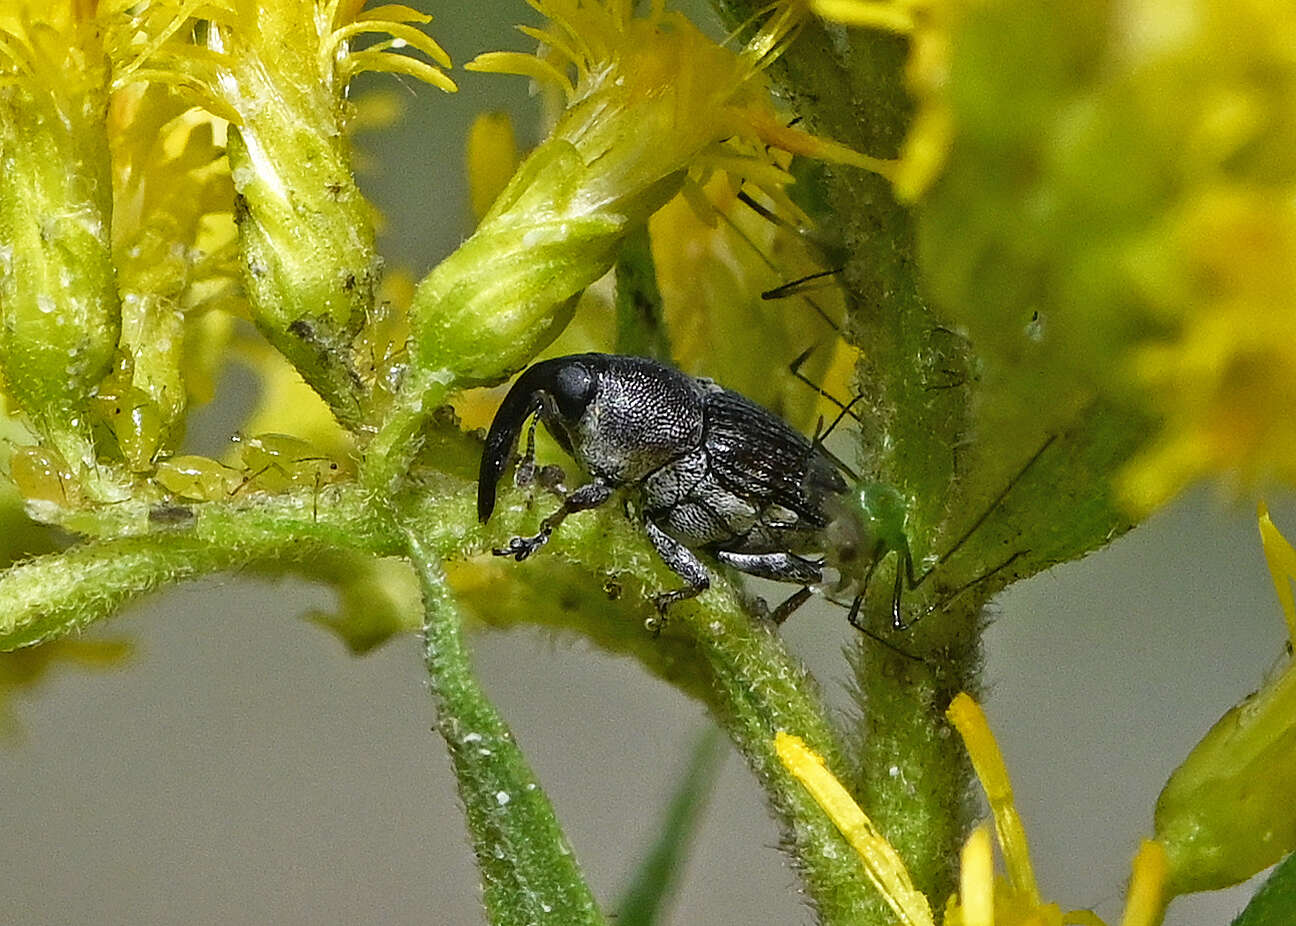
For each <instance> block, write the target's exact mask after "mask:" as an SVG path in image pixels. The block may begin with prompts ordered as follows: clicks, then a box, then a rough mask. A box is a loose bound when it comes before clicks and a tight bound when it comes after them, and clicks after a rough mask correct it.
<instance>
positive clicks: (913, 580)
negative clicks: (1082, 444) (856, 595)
mask: <svg viewBox="0 0 1296 926" xmlns="http://www.w3.org/2000/svg"><path fill="white" fill-rule="evenodd" d="M1056 439H1057V435H1056V434H1053V435H1050V436H1049V438H1048V440H1046V441H1044V443H1043V444H1041V445H1040V448H1039V449H1038V450H1036V451H1035V452H1034V453H1033V454H1031V458H1030V459H1029V460H1027V461H1026V463H1025V465H1024V466H1022V468H1021V469H1019V470H1018V471H1017V474H1016V475H1015V476H1013V477H1012V479H1010V480H1008V484H1007V485H1006V486H1004V487H1003V489H1002V490H1000V492H999V494H998V495H996V496H995V497H994V498H993V499H992V500H991V502H990V504H989V505H987V506H986V509H985V511H983V512H981V514H980V516H979V517H978V518H977V519H976V520H975V521H973V522H972V526H971V527H969V528H968V529H967V530H965V531H964V532H963V534H962V535H961V536H960V537H959V539H958V540H956V541H954V543H953V545H952V546H950V547H949V548H948V549H947V550H946V551H945V552H944V553H942V554H941V555H940V558H939V559H937V560H936V562H934V563H932V565H931V566H930V567H928V569H927V571H926V572H924V573H923V574H922V575H920V576H917V577H915V576H914V574H913V557H910V556H907V555H906V557H905V564H906V568H907V570H908V582H909V588H910V589H915V588H917V587H918V586H920V585H922V584H923V583H924V582H926V581H927V579H928V578H929V577H930V576H931V574H932V573H933V572H935V571H936V570H937V569H939V568H940V567H941V566H942V565H944V564H945V563H946V562H947V561H948V560H949V558H950V557H951V556H953V555H954V554H955V553H957V552H958V551H959V549H960V548H961V547H962V546H963V544H965V543H967V541H968V539H969V538H970V537H971V536H972V535H973V534H975V533H976V532H977V530H978V529H979V528H980V527H981V525H982V524H984V523H985V522H986V519H987V518H989V517H990V515H991V514H993V513H994V510H995V509H996V508H998V507H999V505H1000V504H1001V503H1002V502H1003V500H1004V499H1005V498H1007V497H1008V493H1009V492H1011V491H1012V490H1013V488H1014V487H1015V486H1016V485H1017V483H1018V482H1020V481H1021V479H1022V477H1023V476H1025V475H1026V472H1027V471H1028V470H1029V469H1030V468H1031V467H1032V466H1034V465H1035V461H1036V460H1038V459H1039V458H1040V457H1041V456H1043V455H1044V451H1045V450H1048V448H1049V445H1051V444H1052V443H1053V441H1055V440H1056ZM907 553H908V551H906V554H907ZM1005 565H1006V564H1005ZM1002 568H1003V566H1002V565H1000V566H997V567H995V569H996V571H997V570H999V569H1002Z"/></svg>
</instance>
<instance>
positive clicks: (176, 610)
mask: <svg viewBox="0 0 1296 926" xmlns="http://www.w3.org/2000/svg"><path fill="white" fill-rule="evenodd" d="M419 5H420V6H421V7H422V8H424V9H426V10H428V11H429V12H432V13H433V14H434V15H435V16H436V17H437V21H436V22H435V23H434V24H433V26H432V30H433V34H434V35H435V36H436V38H437V39H438V40H439V41H441V42H442V44H443V45H444V46H445V47H446V48H447V50H448V51H449V52H450V54H451V55H452V57H453V58H454V59H455V63H456V64H457V65H458V64H461V63H462V62H464V61H466V60H468V59H470V58H471V57H472V56H473V55H475V54H477V53H478V52H480V51H484V50H489V49H495V48H502V47H514V48H525V41H524V40H523V39H522V38H521V37H520V36H517V35H516V34H513V33H512V32H511V30H510V28H509V26H510V24H511V23H512V22H514V21H516V20H517V19H524V20H530V19H533V18H534V14H532V13H531V11H530V10H528V9H526V8H525V7H524V5H523V3H522V2H521V0H489V2H486V0H474V2H451V0H425V2H424V3H422V4H419ZM454 77H455V79H456V80H457V81H458V82H459V83H460V86H461V88H462V92H461V93H459V94H458V95H457V96H452V97H447V96H444V95H442V94H440V93H438V92H435V91H432V90H430V89H429V88H426V87H421V86H414V85H412V84H410V85H408V88H407V89H408V91H409V93H408V97H409V98H408V103H409V112H408V116H407V119H406V120H405V122H404V123H403V125H402V127H401V129H400V130H399V131H398V132H396V133H390V134H384V135H374V136H366V138H365V139H364V142H363V147H365V148H366V149H367V150H368V151H370V152H371V153H373V154H374V155H375V156H376V157H377V158H378V160H379V164H380V168H379V169H378V170H377V171H374V172H372V173H370V174H369V175H367V176H365V177H364V178H362V182H363V185H364V186H365V187H366V188H367V189H368V190H369V191H370V192H371V194H372V195H373V196H374V198H375V199H376V200H377V201H378V203H379V204H380V206H381V207H382V208H383V210H384V211H385V212H386V215H387V217H388V221H389V224H388V227H387V234H386V236H385V239H384V241H383V251H384V254H385V256H386V257H387V258H388V260H389V261H390V262H392V263H394V264H404V265H407V266H409V267H411V268H412V269H414V270H415V271H416V272H418V273H419V274H421V273H422V272H424V271H425V270H426V269H427V268H428V267H430V266H431V265H432V264H433V263H434V262H435V261H436V260H437V259H438V258H439V257H440V256H442V255H444V254H445V253H446V252H447V251H448V250H450V249H451V248H452V247H453V246H454V245H455V243H456V242H457V241H458V240H459V239H460V238H461V237H462V236H463V234H464V233H465V231H466V230H467V228H468V227H469V222H468V219H467V216H466V206H465V201H464V195H463V192H462V175H463V168H462V144H463V139H464V134H465V130H466V127H467V124H468V122H469V120H470V119H471V117H472V115H473V114H475V113H476V112H478V111H480V110H481V109H482V108H485V107H491V108H504V109H508V110H510V111H511V112H513V113H514V115H515V119H516V121H517V123H518V125H519V126H520V127H521V130H522V132H523V136H524V137H523V141H524V142H526V141H529V139H527V138H526V137H525V133H526V132H527V131H528V130H527V128H526V127H527V126H531V125H533V124H534V118H533V109H532V107H531V105H530V103H529V101H528V99H527V88H526V86H525V81H523V80H521V79H517V78H512V79H511V78H507V77H495V76H490V75H477V74H472V73H468V72H464V71H461V70H456V71H455V72H454ZM208 424H209V426H210V427H211V428H213V429H215V430H216V432H218V433H219V432H220V431H221V428H222V427H224V428H225V429H226V430H228V428H229V427H231V425H230V424H229V423H228V422H222V420H221V416H220V414H219V413H217V414H211V415H209V417H208ZM1270 502H1271V507H1272V509H1273V514H1274V519H1275V521H1276V522H1277V523H1278V525H1279V527H1280V528H1283V529H1285V530H1286V531H1287V532H1288V534H1289V535H1296V498H1290V497H1289V498H1285V499H1270ZM1253 503H1254V501H1253V500H1250V499H1248V500H1244V501H1243V502H1240V503H1238V504H1236V505H1234V504H1228V503H1225V502H1223V501H1220V500H1218V499H1216V498H1215V497H1214V496H1212V495H1210V494H1208V493H1207V492H1205V491H1199V492H1197V493H1195V494H1193V495H1191V496H1189V497H1188V498H1186V499H1183V500H1182V501H1180V502H1179V503H1177V504H1175V505H1174V506H1172V507H1171V508H1170V509H1169V510H1166V511H1164V512H1162V513H1160V514H1159V515H1157V516H1156V517H1155V518H1153V519H1152V520H1151V521H1150V522H1149V523H1148V524H1146V525H1145V526H1143V527H1142V528H1140V529H1139V530H1137V531H1135V532H1134V533H1133V534H1131V535H1129V536H1127V537H1125V538H1124V539H1122V540H1120V541H1118V542H1116V543H1115V544H1113V545H1112V546H1111V547H1110V548H1108V549H1107V550H1104V551H1102V552H1101V553H1098V554H1096V555H1094V556H1092V557H1090V558H1088V559H1086V560H1085V561H1083V562H1080V563H1075V564H1071V565H1068V566H1064V567H1060V568H1058V569H1055V570H1053V571H1052V572H1050V573H1048V574H1046V575H1043V576H1040V577H1038V578H1036V579H1034V580H1032V581H1029V582H1026V583H1022V584H1020V585H1018V586H1016V587H1014V588H1012V589H1011V590H1009V591H1008V592H1007V593H1005V594H1004V595H1003V596H1002V597H1001V599H1000V601H999V602H998V604H997V607H996V611H997V618H996V621H995V623H994V626H993V628H992V629H991V631H990V635H989V639H988V644H987V645H988V651H989V666H988V674H987V678H988V681H989V683H990V695H989V699H988V703H987V711H988V713H989V716H990V720H991V723H992V725H993V727H994V729H995V732H996V733H997V734H998V736H999V738H1000V741H1001V743H1002V746H1003V749H1004V752H1005V753H1006V755H1007V759H1008V764H1009V769H1010V771H1011V772H1012V774H1013V777H1014V783H1015V785H1016V792H1017V795H1018V802H1019V805H1020V807H1021V808H1022V812H1023V815H1024V817H1025V821H1026V825H1027V829H1028V833H1029V835H1030V837H1031V840H1032V844H1033V848H1034V855H1035V860H1036V865H1037V868H1038V874H1039V878H1040V882H1041V886H1042V888H1043V890H1044V893H1045V895H1046V896H1047V897H1049V898H1052V899H1055V900H1057V901H1058V902H1059V903H1060V904H1061V905H1062V906H1063V908H1064V909H1068V908H1073V907H1093V908H1096V909H1097V910H1098V911H1099V912H1100V913H1101V914H1102V915H1104V916H1106V917H1108V918H1109V919H1118V918H1119V911H1120V907H1121V899H1122V896H1123V885H1124V882H1125V879H1126V877H1127V875H1128V866H1129V859H1130V857H1131V855H1132V853H1133V851H1134V849H1135V848H1136V846H1137V844H1138V840H1139V839H1140V837H1142V836H1143V835H1145V834H1146V833H1148V831H1149V828H1150V825H1151V811H1152V806H1153V803H1154V801H1155V799H1156V795H1157V793H1158V791H1159V790H1160V787H1161V785H1162V783H1163V782H1164V780H1165V778H1166V776H1167V775H1168V774H1169V772H1170V771H1171V770H1172V768H1173V767H1174V766H1175V765H1176V764H1177V763H1178V761H1179V760H1180V759H1181V758H1182V757H1183V755H1184V754H1185V753H1186V751H1187V750H1188V749H1189V748H1190V747H1191V746H1192V745H1193V743H1195V742H1196V741H1197V739H1198V738H1200V736H1201V735H1202V734H1203V733H1204V732H1205V730H1206V729H1207V728H1208V727H1209V725H1210V724H1211V723H1213V722H1214V720H1215V719H1216V718H1218V717H1219V715H1220V714H1221V713H1222V712H1223V711H1224V710H1225V709H1227V708H1228V707H1229V706H1231V705H1232V704H1233V703H1234V702H1236V701H1237V700H1238V699H1239V698H1241V697H1242V696H1243V695H1244V694H1246V693H1247V692H1248V691H1250V690H1252V689H1253V688H1255V687H1256V685H1257V684H1258V683H1259V681H1260V680H1261V678H1262V676H1263V675H1264V673H1265V672H1266V671H1267V670H1268V669H1269V668H1271V667H1272V665H1273V664H1274V662H1275V660H1276V659H1277V657H1278V655H1279V653H1280V651H1281V646H1282V642H1283V638H1284V632H1283V623H1282V617H1281V614H1280V612H1279V609H1278V606H1277V603H1276V601H1275V600H1274V596H1273V591H1272V587H1271V585H1270V581H1269V577H1268V573H1267V571H1266V569H1265V564H1264V559H1263V556H1262V554H1261V550H1260V544H1259V538H1258V534H1257V531H1256V527H1255V518H1254V513H1253V510H1252V505H1253ZM331 599H332V596H331V594H330V593H329V592H327V591H325V590H322V589H319V588H316V587H313V586H309V585H306V584H303V583H300V582H290V581H285V582H267V581H264V580H260V579H254V578H244V577H222V578H217V579H211V580H207V581H202V582H197V583H193V584H191V585H188V586H185V587H182V588H179V589H176V590H174V591H170V592H167V593H166V594H163V595H159V596H156V597H154V598H151V599H149V600H148V601H146V602H144V603H142V604H139V605H137V606H135V607H132V608H129V609H128V610H127V611H126V613H125V614H124V615H123V616H122V617H121V618H120V619H118V620H116V621H114V622H112V623H110V624H109V625H108V626H106V627H101V628H99V629H98V630H96V631H95V632H94V635H96V636H103V637H119V636H123V635H128V636H130V637H132V638H133V639H135V640H136V641H137V655H136V657H135V658H134V660H133V661H132V663H131V664H130V665H129V666H128V667H127V668H125V669H118V670H111V671H105V672H85V671H80V670H75V669H74V670H69V671H63V672H60V673H58V674H57V675H56V676H55V677H54V678H52V679H51V680H50V681H49V682H48V683H47V684H45V685H44V686H42V687H41V689H40V691H39V694H38V695H35V696H32V697H26V696H20V697H19V698H18V699H16V702H15V707H16V709H17V712H18V716H19V718H20V720H21V722H22V725H23V728H24V733H23V735H22V737H21V738H20V739H18V740H16V741H12V742H0V782H2V783H3V784H2V785H0V787H2V788H3V790H4V794H5V799H4V801H3V806H4V810H3V811H0V866H2V867H3V874H2V875H0V923H5V924H64V923H100V924H164V923H221V924H226V926H236V924H264V923H285V924H293V923H303V924H305V923H311V924H323V923H386V924H404V923H409V924H415V923H420V924H438V926H439V924H447V926H456V924H475V923H479V922H481V921H482V918H481V913H480V912H479V906H478V888H477V879H476V874H475V871H474V868H473V865H472V860H471V856H470V852H469V849H468V843H467V839H466V837H465V835H464V829H463V822H462V818H461V814H460V810H459V806H458V802H457V798H456V796H455V792H454V782H453V779H452V776H451V774H450V769H449V764H448V762H447V760H446V758H445V755H444V752H443V749H442V746H441V742H440V740H439V739H438V738H437V737H436V736H435V735H433V734H432V733H430V732H429V727H430V724H431V722H432V714H431V705H430V702H429V699H428V696H427V690H426V683H425V679H424V674H423V669H422V665H421V663H420V659H419V648H418V645H417V642H416V641H415V640H414V639H413V638H406V639H398V640H394V641H392V642H391V643H389V644H387V645H386V646H385V647H383V648H382V649H380V650H379V651H378V652H376V653H374V654H372V655H370V656H367V657H364V658H353V657H351V656H349V655H348V654H347V653H346V652H345V651H344V649H343V647H342V646H341V644H340V643H339V642H338V641H337V640H336V639H335V638H334V637H333V636H331V635H329V634H327V633H325V632H323V631H321V630H320V629H318V628H316V627H314V626H310V625H307V624H304V623H302V622H300V621H297V620H294V619H293V618H294V615H296V614H299V613H301V612H303V611H305V610H308V609H310V608H317V607H319V608H324V607H328V606H329V605H330V603H331ZM851 633H852V631H851V630H850V628H849V627H848V626H847V624H846V622H845V620H844V619H843V617H842V615H841V614H840V612H833V611H823V610H821V611H818V612H816V611H813V610H811V609H809V608H807V609H806V610H805V611H804V612H802V613H799V614H798V615H797V616H796V617H795V618H794V619H793V620H792V621H791V622H790V623H789V624H788V626H787V627H786V629H785V636H786V638H787V639H788V641H789V645H790V646H791V647H792V648H793V649H794V651H796V652H797V653H799V654H801V655H802V656H803V657H804V658H805V659H806V661H807V662H808V663H809V664H810V665H811V666H812V667H813V669H814V670H815V672H816V673H817V674H818V675H819V677H820V678H821V679H822V680H823V682H824V684H825V687H826V688H827V689H828V692H829V696H830V697H831V698H832V699H833V700H834V702H835V703H836V704H838V705H840V706H841V707H842V708H845V707H846V706H847V705H848V703H849V702H848V698H847V697H846V695H845V692H844V690H843V688H842V684H841V683H842V681H843V680H844V679H845V678H846V677H847V674H848V673H847V671H846V666H845V662H844V658H843V656H842V647H843V646H844V645H846V644H847V643H848V642H849V640H850V636H851ZM472 644H473V647H474V651H475V655H476V658H477V662H478V666H479V669H480V673H481V675H482V677H483V680H484V682H485V684H486V686H487V688H488V690H489V691H490V692H491V694H492V695H493V697H494V698H495V699H496V702H497V703H498V705H499V707H500V709H501V710H502V712H503V714H504V716H505V717H506V719H507V720H508V721H509V723H511V724H512V726H513V729H514V732H515V733H516V734H517V736H518V738H519V740H520V741H521V744H522V746H523V748H524V749H525V751H526V753H527V754H528V756H529V757H530V759H531V761H532V763H533V764H534V766H535V768H536V770H537V772H538V774H539V776H540V778H541V781H542V782H543V783H544V786H545V787H546V788H547V789H548V791H549V793H550V795H551V797H552V798H553V800H554V802H555V804H556V807H557V811H558V814H559V817H560V819H561V821H562V823H563V825H564V826H565V828H566V832H567V834H568V835H569V837H570V839H571V841H572V843H573V844H574V847H575V849H576V852H577V854H578V856H579V857H580V859H581V860H582V862H583V863H584V866H585V869H586V871H587V873H588V875H589V878H590V880H591V882H592V883H593V885H594V887H595V890H596V891H597V893H598V894H599V896H600V898H602V899H603V900H604V901H606V902H608V903H611V902H612V901H614V900H615V899H616V898H618V897H619V896H620V895H621V893H622V890H623V888H624V886H625V884H626V882H627V879H628V877H629V874H630V872H631V871H632V870H633V868H634V866H635V864H636V862H637V860H638V859H639V857H640V856H641V854H642V853H643V852H644V851H645V849H646V847H647V845H648V843H649V842H650V840H651V839H652V837H653V835H654V832H655V829H656V825H657V822H658V815H659V813H660V811H661V809H662V807H663V805H664V802H665V800H666V799H667V796H668V795H669V794H670V792H671V790H672V788H673V787H674V786H675V784H676V781H677V778H678V775H679V774H680V772H681V770H682V768H683V766H684V763H685V761H686V758H687V754H688V750H689V748H690V746H691V744H692V742H693V740H694V738H695V734H696V732H697V731H698V730H700V729H701V728H703V727H704V726H705V725H706V724H707V723H708V720H707V718H706V717H705V715H704V713H703V711H702V709H701V708H700V707H699V706H698V705H696V704H695V703H692V702H690V701H687V700H685V699H684V698H683V697H682V696H681V695H679V694H678V693H676V692H675V691H674V690H673V689H670V688H668V687H665V686H664V685H662V684H660V683H658V682H657V681H655V680H653V679H651V678H649V677H647V676H646V675H645V674H644V673H643V672H642V671H641V670H640V669H639V668H638V666H637V665H636V664H634V663H632V662H628V661H625V660H621V659H615V658H611V657H608V656H606V655H604V654H601V653H598V652H595V651H593V650H592V648H591V647H590V646H588V645H587V644H585V643H584V642H583V641H581V640H578V639H571V638H568V637H562V638H554V637H551V636H549V635H547V634H545V633H542V632H539V631H526V630H523V631H515V632H511V633H507V634H500V633H484V634H479V635H477V636H475V637H474V638H473V640H472ZM777 841H778V833H777V831H776V828H775V826H774V824H773V823H772V822H770V820H769V818H768V817H767V815H766V813H765V809H764V806H763V804H762V800H761V796H760V792H759V790H758V789H757V788H756V786H755V784H754V782H753V780H752V778H751V776H750V775H749V774H748V772H747V770H746V768H745V766H744V765H743V763H742V761H741V760H740V759H739V758H738V757H737V756H736V755H730V756H729V758H728V759H727V761H726V764H725V767H724V770H723V773H722V775H721V777H720V780H719V783H718V787H717V791H716V794H715V797H714V800H713V802H712V804H711V806H710V808H709V809H708V811H707V813H706V818H705V821H704V823H703V825H702V829H701V832H700V835H699V838H698V840H697V844H696V848H695V851H694V852H693V853H692V855H691V857H690V859H689V861H688V868H687V871H686V873H685V875H684V880H683V886H682V891H681V894H680V897H679V901H678V904H677V905H676V907H675V909H674V913H673V916H672V919H671V922H672V923H676V924H735V926H742V924H802V923H807V924H808V923H811V922H813V918H812V917H811V915H810V914H809V913H808V912H807V910H806V908H805V907H804V905H803V903H802V901H801V898H800V896H799V894H798V885H797V879H796V878H795V876H794V875H793V874H792V873H791V871H790V870H789V869H788V867H787V866H786V865H785V864H784V861H783V858H782V856H781V855H780V854H779V852H778V851H777V849H776V848H775V845H776V843H777ZM1247 896H1248V890H1247V889H1240V890H1234V891H1230V892H1222V893H1218V894H1212V895H1204V896H1200V897H1196V898H1190V899H1187V900H1183V901H1180V902H1179V903H1177V904H1176V906H1175V907H1174V908H1173V909H1172V910H1171V913H1170V916H1169V919H1168V921H1167V922H1168V923H1170V924H1175V926H1196V924H1202V926H1207V924H1221V923H1226V922H1227V921H1228V920H1229V918H1231V916H1232V915H1233V914H1234V913H1235V912H1236V911H1237V910H1238V909H1239V908H1240V907H1241V905H1242V904H1243V903H1245V900H1246V897H1247Z"/></svg>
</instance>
